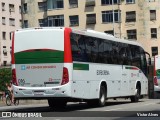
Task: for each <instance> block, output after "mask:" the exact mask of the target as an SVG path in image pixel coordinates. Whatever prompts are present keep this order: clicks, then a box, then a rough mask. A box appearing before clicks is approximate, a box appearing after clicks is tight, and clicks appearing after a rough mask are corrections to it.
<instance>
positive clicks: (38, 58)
mask: <svg viewBox="0 0 160 120" xmlns="http://www.w3.org/2000/svg"><path fill="white" fill-rule="evenodd" d="M14 55H15V63H16V64H32V63H62V62H64V52H63V51H31V52H18V53H15V54H14Z"/></svg>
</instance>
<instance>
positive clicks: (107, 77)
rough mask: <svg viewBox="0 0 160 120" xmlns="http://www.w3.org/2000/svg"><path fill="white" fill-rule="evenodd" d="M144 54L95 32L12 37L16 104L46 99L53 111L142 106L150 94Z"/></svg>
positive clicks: (35, 31) (32, 32)
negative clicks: (114, 103) (80, 105)
mask: <svg viewBox="0 0 160 120" xmlns="http://www.w3.org/2000/svg"><path fill="white" fill-rule="evenodd" d="M146 76H147V62H146V55H145V51H144V49H143V48H142V46H141V45H140V44H138V43H137V42H134V41H128V40H121V39H119V38H116V37H114V36H112V35H109V34H106V33H102V32H97V31H94V30H78V29H74V28H69V27H42V28H41V27H39V28H28V29H21V30H17V31H15V32H14V33H13V37H12V82H13V89H14V90H13V91H14V97H15V99H46V100H48V104H49V106H50V107H51V108H54V107H65V106H66V105H67V102H76V101H83V102H87V103H88V105H96V106H100V107H102V106H105V102H106V99H109V98H112V99H113V98H130V99H131V102H138V100H139V98H140V96H143V95H146V94H147V93H148V80H147V77H146Z"/></svg>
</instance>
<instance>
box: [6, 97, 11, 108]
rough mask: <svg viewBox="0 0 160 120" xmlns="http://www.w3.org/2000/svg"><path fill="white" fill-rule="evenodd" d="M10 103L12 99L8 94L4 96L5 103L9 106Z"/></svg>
mask: <svg viewBox="0 0 160 120" xmlns="http://www.w3.org/2000/svg"><path fill="white" fill-rule="evenodd" d="M11 104H12V101H11V98H10V96H6V105H8V106H11Z"/></svg>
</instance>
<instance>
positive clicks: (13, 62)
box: [11, 32, 15, 64]
mask: <svg viewBox="0 0 160 120" xmlns="http://www.w3.org/2000/svg"><path fill="white" fill-rule="evenodd" d="M14 35H15V33H14V32H13V36H12V60H11V61H12V64H15V59H14Z"/></svg>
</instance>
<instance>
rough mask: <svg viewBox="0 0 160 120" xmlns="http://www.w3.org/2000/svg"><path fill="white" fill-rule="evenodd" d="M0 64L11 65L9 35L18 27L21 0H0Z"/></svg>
mask: <svg viewBox="0 0 160 120" xmlns="http://www.w3.org/2000/svg"><path fill="white" fill-rule="evenodd" d="M0 11H1V12H0V13H1V14H0V24H1V25H0V34H1V35H0V66H6V65H11V41H12V40H11V38H12V37H11V36H12V32H13V31H14V30H16V29H19V28H20V24H21V1H20V0H0Z"/></svg>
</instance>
